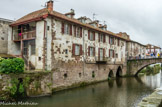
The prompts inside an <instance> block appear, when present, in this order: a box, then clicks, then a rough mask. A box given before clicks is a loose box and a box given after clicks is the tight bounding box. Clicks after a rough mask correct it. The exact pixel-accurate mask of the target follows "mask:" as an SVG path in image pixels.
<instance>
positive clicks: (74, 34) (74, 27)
mask: <svg viewBox="0 0 162 107" xmlns="http://www.w3.org/2000/svg"><path fill="white" fill-rule="evenodd" d="M74 36H75V37H76V26H74Z"/></svg>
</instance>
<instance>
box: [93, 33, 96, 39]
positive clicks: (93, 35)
mask: <svg viewBox="0 0 162 107" xmlns="http://www.w3.org/2000/svg"><path fill="white" fill-rule="evenodd" d="M93 36H94V37H93V40H94V41H95V39H96V36H95V32H93Z"/></svg>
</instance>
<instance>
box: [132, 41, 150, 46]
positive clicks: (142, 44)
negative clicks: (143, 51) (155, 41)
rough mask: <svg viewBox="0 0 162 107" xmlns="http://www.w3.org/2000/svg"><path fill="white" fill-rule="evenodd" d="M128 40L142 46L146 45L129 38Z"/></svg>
mask: <svg viewBox="0 0 162 107" xmlns="http://www.w3.org/2000/svg"><path fill="white" fill-rule="evenodd" d="M130 42H134V43H137V44H139V45H142V46H144V47H147V46H146V45H143V44H141V43H139V42H137V41H133V40H130Z"/></svg>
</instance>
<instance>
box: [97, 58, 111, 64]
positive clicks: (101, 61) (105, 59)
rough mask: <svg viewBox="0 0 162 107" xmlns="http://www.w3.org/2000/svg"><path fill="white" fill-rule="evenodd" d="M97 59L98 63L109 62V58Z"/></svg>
mask: <svg viewBox="0 0 162 107" xmlns="http://www.w3.org/2000/svg"><path fill="white" fill-rule="evenodd" d="M95 59H96V63H103V64H106V63H107V61H108V58H107V57H103V58H99V57H96V58H95Z"/></svg>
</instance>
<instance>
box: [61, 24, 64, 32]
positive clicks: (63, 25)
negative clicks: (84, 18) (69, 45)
mask: <svg viewBox="0 0 162 107" xmlns="http://www.w3.org/2000/svg"><path fill="white" fill-rule="evenodd" d="M61 32H62V34H64V23H63V22H62V31H61Z"/></svg>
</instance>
